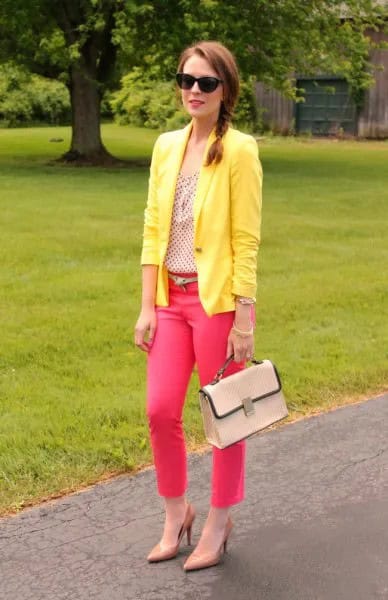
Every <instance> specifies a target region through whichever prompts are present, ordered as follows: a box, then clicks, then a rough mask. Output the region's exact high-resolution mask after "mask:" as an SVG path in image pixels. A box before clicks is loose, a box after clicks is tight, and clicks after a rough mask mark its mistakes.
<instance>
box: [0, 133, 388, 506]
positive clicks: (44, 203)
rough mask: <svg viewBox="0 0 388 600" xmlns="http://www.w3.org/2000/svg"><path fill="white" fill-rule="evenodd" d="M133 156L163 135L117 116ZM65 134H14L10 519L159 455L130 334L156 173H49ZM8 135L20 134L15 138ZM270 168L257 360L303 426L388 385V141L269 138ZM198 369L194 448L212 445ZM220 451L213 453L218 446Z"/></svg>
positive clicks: (7, 456) (2, 402)
mask: <svg viewBox="0 0 388 600" xmlns="http://www.w3.org/2000/svg"><path fill="white" fill-rule="evenodd" d="M103 134H104V138H105V142H106V144H107V146H108V148H109V150H111V151H112V152H113V153H116V154H118V155H119V156H123V157H131V156H132V157H136V158H144V157H147V156H149V155H150V151H151V148H152V142H153V140H154V139H155V137H156V135H157V134H156V133H155V132H149V131H148V132H145V131H143V130H134V129H130V128H125V127H123V128H119V127H116V126H113V125H107V126H104V128H103ZM66 136H67V138H68V136H69V131H68V130H66V129H60V130H58V131H57V130H56V129H55V128H54V129H51V128H47V129H31V130H13V131H10V130H3V131H0V184H1V190H2V194H1V200H0V202H1V208H2V212H1V224H2V225H1V228H2V241H3V244H2V247H1V249H0V252H1V254H2V255H1V261H2V265H4V268H3V269H2V272H1V275H0V277H1V280H0V288H1V290H0V311H1V316H2V317H3V316H4V318H3V319H2V321H3V323H4V326H3V328H2V329H3V331H2V342H1V352H0V387H1V395H0V411H1V413H0V414H1V418H0V496H2V499H1V501H0V514H2V515H5V514H11V513H12V512H13V513H15V512H17V511H20V510H21V509H23V508H25V507H28V506H32V505H34V504H37V503H39V502H41V501H42V500H43V499H45V498H53V497H60V496H61V495H63V493H72V492H75V491H77V490H79V489H82V487H84V486H85V485H86V486H89V485H92V484H93V483H96V482H97V481H101V480H102V479H106V478H109V477H111V476H115V475H117V474H119V473H123V472H136V470H138V469H139V468H140V469H141V468H143V467H144V466H145V465H149V464H151V455H150V449H149V443H148V432H147V430H146V425H145V411H144V376H145V368H144V356H143V355H142V354H141V353H140V352H138V351H137V350H135V349H134V347H133V344H132V330H133V324H134V322H135V319H136V316H137V311H138V307H139V291H140V290H139V281H140V270H139V253H140V243H141V226H142V213H143V210H144V201H145V196H146V190H147V181H148V170H147V169H140V168H135V169H118V170H113V169H107V170H105V171H104V170H100V169H88V168H82V169H73V168H69V167H66V168H63V167H60V166H50V167H49V166H47V161H48V160H50V159H51V158H53V154H54V148H55V149H57V150H56V151H57V153H58V154H59V153H60V152H61V149H60V148H59V145H55V146H54V145H53V144H51V145H50V143H49V142H48V141H47V140H48V139H49V138H51V137H57V138H60V137H62V138H63V139H64V140H65V142H64V143H65V144H66ZM2 142H4V143H2ZM259 147H260V154H261V158H262V161H263V166H264V211H263V244H262V247H261V249H260V253H259V289H258V306H257V329H256V349H257V351H256V355H257V356H258V357H259V358H271V359H272V360H273V361H274V362H275V364H276V365H277V366H278V368H279V371H280V373H281V376H282V380H283V384H284V388H285V395H286V397H287V400H288V404H289V408H290V413H291V414H290V420H293V419H295V418H300V417H302V418H303V417H304V416H305V415H308V414H311V413H313V412H315V411H322V410H326V409H327V408H330V407H332V406H336V405H341V404H343V403H346V402H349V401H354V399H355V398H368V397H372V396H375V395H377V394H379V393H381V392H382V391H385V390H386V382H387V381H388V374H387V366H386V365H387V362H388V361H387V348H388V340H387V337H388V334H387V327H388V325H387V319H384V306H385V298H386V283H385V281H384V265H386V264H387V258H388V256H387V248H386V242H385V241H384V240H385V231H384V215H385V214H386V202H385V200H384V198H385V195H386V189H387V184H388V174H386V169H384V165H385V164H386V160H387V155H388V145H387V144H384V143H381V144H378V143H365V144H364V143H358V142H340V143H334V142H333V143H330V142H328V141H326V140H325V141H322V142H321V141H315V140H313V141H311V140H308V141H303V140H292V139H271V138H268V139H262V140H260V141H259ZM197 389H198V385H197V381H196V377H194V378H193V381H192V382H191V385H190V389H189V393H188V400H187V403H186V408H185V425H186V436H187V441H188V447H189V449H190V450H191V451H193V450H194V449H195V448H199V449H200V450H202V449H203V448H204V447H205V446H204V445H203V435H202V423H201V418H200V414H199V410H198V402H197ZM206 448H207V446H206Z"/></svg>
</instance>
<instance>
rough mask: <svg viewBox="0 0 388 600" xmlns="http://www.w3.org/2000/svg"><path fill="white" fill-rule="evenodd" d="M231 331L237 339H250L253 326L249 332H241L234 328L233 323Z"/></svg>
mask: <svg viewBox="0 0 388 600" xmlns="http://www.w3.org/2000/svg"><path fill="white" fill-rule="evenodd" d="M232 331H234V333H235V334H236V335H238V336H239V337H250V336H251V335H252V334H253V326H252V327H251V329H250V330H249V331H242V330H241V329H238V328H237V327H236V324H235V323H233V327H232Z"/></svg>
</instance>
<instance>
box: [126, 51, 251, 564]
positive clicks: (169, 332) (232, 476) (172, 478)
mask: <svg viewBox="0 0 388 600" xmlns="http://www.w3.org/2000/svg"><path fill="white" fill-rule="evenodd" d="M176 80H177V83H178V85H179V87H180V88H181V98H182V103H183V106H184V108H185V110H186V111H187V112H188V114H189V115H190V116H191V122H190V124H189V125H187V126H186V127H185V128H184V129H181V130H178V131H171V132H167V133H164V134H162V135H160V136H159V138H158V139H157V141H156V143H155V146H154V150H153V155H152V162H151V172H150V179H149V194H148V202H147V208H146V210H145V223H144V235H143V250H142V256H141V264H142V307H141V312H140V316H139V319H138V321H137V324H136V328H135V344H136V345H137V346H138V347H139V348H141V349H142V350H144V351H146V352H147V353H148V359H147V417H148V421H149V427H150V437H151V444H152V449H153V455H154V462H155V469H156V478H157V485H158V491H159V494H160V496H162V497H163V498H164V504H165V511H166V518H165V524H164V531H163V535H162V538H161V540H160V542H159V543H158V544H157V545H156V546H155V547H154V548H153V550H152V551H151V553H150V554H149V556H148V560H149V561H150V562H156V561H161V560H167V559H170V558H173V557H175V556H176V555H177V553H178V551H179V546H180V543H181V540H182V538H183V536H184V534H185V533H187V539H188V543H190V539H191V529H192V524H193V521H194V518H195V510H194V507H193V506H192V505H191V504H190V503H189V502H187V500H186V497H185V492H186V487H187V472H186V450H185V443H184V436H183V430H182V409H183V405H184V400H185V395H186V391H187V387H188V383H189V379H190V376H191V373H192V371H193V367H194V364H195V363H196V364H197V368H198V373H199V379H200V384H201V386H202V385H205V384H207V383H209V381H211V380H212V379H213V377H214V375H215V373H216V371H217V370H218V369H219V368H220V366H221V365H222V364H223V363H224V362H225V359H226V357H227V356H229V355H231V354H232V353H233V354H234V361H232V363H231V365H230V366H229V368H228V370H227V372H226V373H225V375H228V374H229V375H230V374H232V373H234V372H236V371H238V370H240V369H242V368H244V365H245V361H246V359H249V358H251V357H252V356H253V351H254V340H253V316H254V310H253V303H254V302H255V295H256V267H257V250H258V245H259V239H260V236H259V232H260V219H261V182H262V171H261V165H260V162H259V158H258V150H257V144H256V141H255V140H254V138H253V137H251V136H249V135H247V134H244V133H242V132H240V131H237V130H236V129H234V128H232V127H231V125H230V121H231V117H232V112H233V108H234V106H235V104H236V101H237V97H238V92H239V77H238V71H237V67H236V63H235V60H234V58H233V56H232V54H231V53H230V52H229V50H228V49H227V48H225V47H224V46H223V45H221V44H219V43H218V42H199V43H197V44H195V45H194V46H191V47H189V48H186V49H185V50H184V51H183V53H182V55H181V57H180V61H179V66H178V73H177V76H176ZM147 338H148V339H147ZM244 465H245V442H238V443H236V444H234V445H233V446H230V447H229V448H225V449H224V450H220V449H218V448H213V474H212V495H211V501H210V510H209V514H208V517H207V520H206V522H205V525H204V528H203V530H202V534H201V537H200V540H199V542H198V545H197V546H196V548H195V550H194V552H193V553H192V554H191V555H190V556H189V558H188V559H187V561H186V562H185V564H184V569H185V570H194V569H201V568H204V567H209V566H212V565H215V564H217V563H218V562H219V561H220V557H221V553H222V548H224V551H225V550H226V542H227V539H228V536H229V533H230V531H231V529H232V521H231V519H230V515H229V510H230V507H231V506H232V505H233V504H237V503H238V502H241V501H242V500H243V497H244Z"/></svg>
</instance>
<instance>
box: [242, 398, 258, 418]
mask: <svg viewBox="0 0 388 600" xmlns="http://www.w3.org/2000/svg"><path fill="white" fill-rule="evenodd" d="M242 403H243V408H244V412H245V414H246V416H247V417H249V416H250V415H254V414H255V407H254V406H253V402H252V398H244V400H243V401H242Z"/></svg>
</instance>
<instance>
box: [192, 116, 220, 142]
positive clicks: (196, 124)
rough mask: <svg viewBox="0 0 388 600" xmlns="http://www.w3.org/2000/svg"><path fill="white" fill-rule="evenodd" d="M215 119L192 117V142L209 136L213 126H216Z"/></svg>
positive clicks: (203, 139) (201, 140)
mask: <svg viewBox="0 0 388 600" xmlns="http://www.w3.org/2000/svg"><path fill="white" fill-rule="evenodd" d="M216 123H217V119H216V120H214V118H210V119H206V120H204V119H200V120H199V119H196V118H195V117H193V127H192V130H191V136H190V137H191V139H192V141H193V142H194V143H200V142H203V141H205V140H207V138H208V137H209V135H210V134H211V132H212V131H213V129H214V127H215V126H216Z"/></svg>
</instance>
